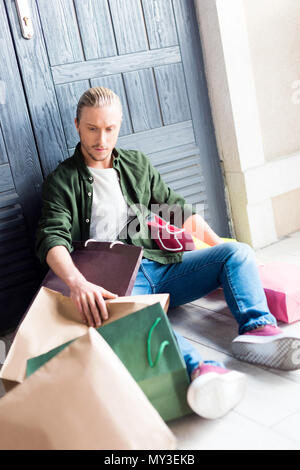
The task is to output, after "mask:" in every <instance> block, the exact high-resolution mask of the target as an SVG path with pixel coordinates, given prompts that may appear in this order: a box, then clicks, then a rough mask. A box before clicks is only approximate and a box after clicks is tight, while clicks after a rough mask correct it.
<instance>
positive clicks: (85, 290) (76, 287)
mask: <svg viewBox="0 0 300 470" xmlns="http://www.w3.org/2000/svg"><path fill="white" fill-rule="evenodd" d="M69 287H70V298H71V300H72V302H73V303H74V305H75V306H76V308H77V310H78V311H79V313H80V315H81V318H82V320H83V322H84V323H86V324H87V325H88V326H94V327H96V328H98V327H99V326H100V325H101V323H102V321H104V320H107V319H108V312H107V308H106V304H105V301H104V298H108V299H115V298H116V297H118V296H117V295H116V294H113V293H112V292H109V291H108V290H106V289H104V288H103V287H100V286H97V285H95V284H92V283H91V282H89V281H87V280H86V279H84V278H83V279H79V280H76V281H75V282H74V283H71V284H69Z"/></svg>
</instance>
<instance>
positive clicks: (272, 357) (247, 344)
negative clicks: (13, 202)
mask: <svg viewBox="0 0 300 470" xmlns="http://www.w3.org/2000/svg"><path fill="white" fill-rule="evenodd" d="M121 123H122V105H121V102H120V100H119V98H118V96H117V95H116V94H115V93H114V92H112V91H111V90H109V89H107V88H103V87H96V88H91V89H89V90H87V91H86V92H85V93H84V94H83V95H82V97H81V98H80V100H79V103H78V107H77V115H76V118H75V126H76V129H77V131H78V134H79V137H80V143H79V144H78V145H77V147H76V151H75V154H74V155H73V157H71V158H69V159H67V160H65V161H64V162H63V163H61V164H60V165H59V166H58V168H57V169H56V170H55V171H54V172H53V173H52V174H51V175H49V176H48V178H47V180H46V182H45V183H44V186H43V209H42V215H41V219H40V222H39V227H38V232H37V244H36V247H37V254H38V256H39V258H40V260H41V262H45V261H46V262H47V264H48V265H49V266H50V267H51V268H52V270H53V271H54V272H55V273H56V274H57V275H58V276H59V277H60V278H61V279H62V280H63V281H64V282H65V283H66V284H67V285H68V286H69V288H70V298H71V299H72V301H73V303H74V305H75V306H76V308H77V309H78V310H79V312H80V314H81V316H82V319H83V321H84V322H86V323H87V324H88V325H90V326H99V325H100V324H101V320H105V319H107V309H106V305H105V302H104V298H114V297H115V294H114V293H112V292H109V291H107V290H105V289H104V288H102V287H101V286H97V285H94V284H92V283H90V282H88V281H87V280H86V279H85V278H84V276H83V275H82V274H81V273H80V272H79V271H78V269H77V268H76V267H75V266H74V264H73V262H72V259H71V256H70V251H71V249H72V241H73V240H87V239H90V238H92V239H97V240H101V241H114V240H116V239H118V238H119V239H122V240H125V241H126V243H133V244H135V245H139V246H143V248H144V250H143V254H144V257H143V260H142V263H141V266H140V269H139V272H138V275H137V279H136V282H135V285H134V289H133V292H132V294H133V295H138V294H145V293H146V294H148V293H149V294H151V293H159V292H168V293H170V307H174V306H176V305H181V304H184V303H187V302H191V301H193V300H195V299H197V298H200V297H202V296H204V295H206V294H207V293H209V292H211V291H213V290H215V289H216V288H218V287H220V286H222V287H223V290H224V294H225V298H226V301H227V303H228V305H229V307H230V310H231V312H232V314H233V315H234V317H235V319H236V320H237V323H238V325H239V336H238V337H237V338H236V339H235V340H234V342H233V352H234V354H235V356H236V357H238V358H239V359H242V360H247V361H249V362H253V363H256V364H262V365H265V366H270V367H275V366H276V367H278V368H282V369H286V370H293V369H297V368H299V367H300V365H299V362H300V361H298V360H297V357H298V356H297V355H299V352H300V347H299V341H298V339H297V338H292V337H287V336H286V335H284V334H283V333H282V331H281V330H279V328H278V327H277V325H276V320H275V318H274V317H273V315H272V314H271V313H270V311H269V309H268V306H267V302H266V298H265V295H264V291H263V288H262V286H261V283H260V279H259V275H258V271H257V266H256V261H255V257H254V254H253V252H252V250H251V248H250V247H249V246H248V245H246V244H243V243H235V242H232V243H223V242H222V240H221V238H220V237H219V236H218V235H217V234H216V233H215V232H214V231H213V230H212V229H211V228H210V227H209V226H208V224H207V223H206V222H205V221H204V220H203V218H202V217H201V216H200V215H199V214H197V213H196V212H195V211H194V210H191V209H190V208H189V207H188V206H187V205H186V204H185V200H184V199H183V198H182V197H181V196H180V195H178V194H177V193H175V192H174V191H173V190H172V189H171V188H169V187H168V186H167V185H166V184H165V183H164V182H163V180H162V178H161V176H160V174H159V172H158V171H157V170H156V169H155V168H154V167H153V166H152V165H151V163H150V161H149V159H148V158H147V157H146V156H145V155H144V154H143V153H141V152H139V151H135V150H122V149H116V148H115V145H116V142H117V139H118V135H119V131H120V127H121ZM157 205H167V206H168V207H169V206H170V207H173V208H175V209H174V211H175V212H176V211H177V215H178V213H179V214H180V216H181V224H180V225H182V226H183V228H184V229H185V230H186V231H187V232H189V233H191V234H193V235H195V236H196V237H198V238H200V239H202V240H203V241H205V242H206V243H208V244H209V245H211V248H208V249H205V250H195V251H190V252H184V253H172V252H167V251H163V250H160V249H159V248H158V247H157V245H156V243H155V241H154V240H153V239H152V238H151V237H150V236H145V234H147V233H148V235H149V230H148V229H147V224H146V220H145V217H143V214H142V215H141V212H140V209H139V208H140V207H142V208H146V211H147V210H151V209H152V207H157ZM137 207H139V208H138V209H137ZM137 217H139V219H138V220H139V223H140V235H139V234H138V233H137V232H135V233H131V232H130V224H131V223H132V222H134V221H136V218H137ZM177 220H178V218H177ZM124 228H125V229H128V230H126V236H125V238H122V236H121V233H123V232H124V230H123V229H124ZM175 335H176V338H177V341H178V344H179V347H180V349H181V351H182V353H183V356H184V358H185V361H186V364H187V369H188V372H189V373H190V376H191V379H192V383H191V385H190V388H189V392H188V401H189V403H190V406H191V407H192V408H193V409H194V411H196V412H197V413H198V414H200V415H201V416H204V417H208V418H212V417H219V416H222V415H223V414H225V413H226V412H227V411H228V410H229V409H231V408H232V407H233V406H235V405H236V403H238V401H239V400H240V399H241V397H242V396H243V393H244V376H243V374H239V373H238V372H235V371H229V370H227V369H225V367H224V366H223V365H222V364H219V363H214V362H207V361H206V362H205V361H204V362H203V361H202V359H201V358H200V356H199V354H198V353H197V351H196V350H195V349H193V348H192V347H191V345H190V344H189V343H188V342H187V341H186V340H185V339H184V338H182V337H181V336H179V335H177V334H176V333H175ZM297 341H298V342H297ZM208 389H209V390H210V392H209V393H208V392H207V390H208ZM220 390H221V393H219V391H220ZM229 392H230V393H229ZM225 397H226V398H225Z"/></svg>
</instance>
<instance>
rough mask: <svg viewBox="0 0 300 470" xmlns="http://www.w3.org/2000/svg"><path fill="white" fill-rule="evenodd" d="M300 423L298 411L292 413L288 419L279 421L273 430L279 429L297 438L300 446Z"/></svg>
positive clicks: (278, 430) (288, 435) (290, 436)
mask: <svg viewBox="0 0 300 470" xmlns="http://www.w3.org/2000/svg"><path fill="white" fill-rule="evenodd" d="M299 423H300V411H299V412H298V413H293V414H291V415H290V416H288V417H287V418H286V419H284V420H282V421H281V422H279V423H278V424H277V425H276V426H273V430H274V431H277V432H278V433H280V434H281V435H283V436H285V437H289V438H290V439H293V440H296V441H297V442H298V443H299V446H300V433H299Z"/></svg>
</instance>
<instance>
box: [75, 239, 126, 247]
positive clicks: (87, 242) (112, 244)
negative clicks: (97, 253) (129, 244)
mask: <svg viewBox="0 0 300 470" xmlns="http://www.w3.org/2000/svg"><path fill="white" fill-rule="evenodd" d="M98 241H99V240H95V239H94V238H89V239H88V240H86V242H85V243H84V248H86V247H87V246H88V244H89V242H98ZM117 243H120V245H124V243H123V242H120V241H118V240H117V241H115V242H112V243H111V244H110V245H109V248H112V247H113V246H115V245H116V244H117Z"/></svg>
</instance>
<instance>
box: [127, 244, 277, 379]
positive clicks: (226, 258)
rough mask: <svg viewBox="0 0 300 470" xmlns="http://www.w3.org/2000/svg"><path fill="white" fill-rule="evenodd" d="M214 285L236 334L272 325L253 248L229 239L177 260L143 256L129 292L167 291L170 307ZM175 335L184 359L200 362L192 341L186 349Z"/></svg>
mask: <svg viewBox="0 0 300 470" xmlns="http://www.w3.org/2000/svg"><path fill="white" fill-rule="evenodd" d="M218 287H222V288H223V291H224V296H225V299H226V302H227V304H228V307H229V308H230V311H231V313H232V314H233V316H234V318H235V319H236V321H237V324H238V327H239V328H238V329H239V334H243V333H245V332H246V331H249V330H252V329H253V328H256V327H258V326H262V325H267V324H269V325H276V319H275V317H274V316H273V315H272V314H271V313H270V311H269V308H268V304H267V300H266V296H265V293H264V290H263V287H262V285H261V281H260V277H259V273H258V269H257V262H256V258H255V255H254V251H253V250H252V248H251V247H250V246H249V245H247V244H245V243H239V242H229V243H222V244H221V245H217V246H214V247H211V248H208V249H203V250H195V251H187V252H184V253H183V258H182V262H181V263H173V264H160V263H158V262H156V261H151V260H148V259H146V258H143V259H142V263H141V265H140V268H139V271H138V274H137V277H136V281H135V284H134V287H133V291H132V294H131V295H141V294H158V293H169V294H170V308H173V307H176V306H178V305H182V304H185V303H188V302H192V301H193V300H196V299H199V298H200V297H203V296H205V295H207V294H208V293H210V292H212V291H214V290H216V289H217V288H218ZM176 337H177V341H178V344H179V347H180V349H181V350H183V349H184V354H183V356H184V357H185V356H186V357H185V359H186V363H187V361H188V362H189V363H191V364H192V363H193V360H191V359H190V358H189V357H188V355H189V354H190V355H191V356H192V357H194V358H195V361H194V362H196V361H197V362H198V363H199V360H200V362H201V357H200V355H199V353H198V352H197V351H196V350H195V349H194V348H193V347H192V345H190V347H191V349H190V351H189V353H188V352H187V351H188V348H187V345H186V343H185V342H184V344H181V343H182V342H180V340H179V338H180V335H178V334H176ZM185 341H186V340H185ZM187 343H188V342H187ZM188 344H190V343H188ZM188 370H189V367H188Z"/></svg>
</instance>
